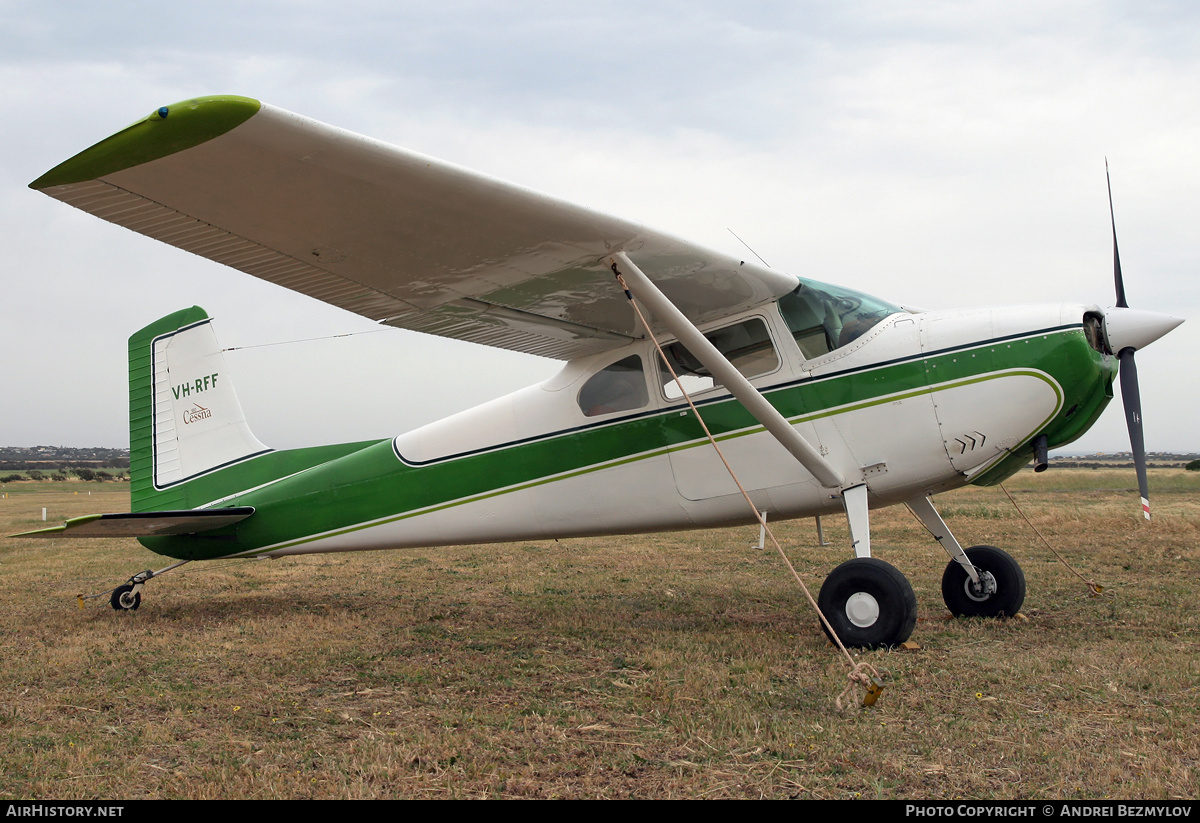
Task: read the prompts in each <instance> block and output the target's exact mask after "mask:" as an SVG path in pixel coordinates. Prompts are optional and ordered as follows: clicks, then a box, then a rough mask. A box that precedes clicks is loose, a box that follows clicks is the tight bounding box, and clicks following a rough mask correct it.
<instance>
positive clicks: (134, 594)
mask: <svg viewBox="0 0 1200 823" xmlns="http://www.w3.org/2000/svg"><path fill="white" fill-rule="evenodd" d="M137 588H139V589H140V588H141V585H140V584H139V585H138V586H137ZM108 602H109V603H111V604H112V607H113V608H114V609H116V610H117V611H119V612H121V611H130V612H132V611H137V607H138V606H140V605H142V593H141V592H139V591H134V584H133V583H126V584H125V585H124V586H117V587H116V588H115V589H113V593H112V597H111V598H109V601H108Z"/></svg>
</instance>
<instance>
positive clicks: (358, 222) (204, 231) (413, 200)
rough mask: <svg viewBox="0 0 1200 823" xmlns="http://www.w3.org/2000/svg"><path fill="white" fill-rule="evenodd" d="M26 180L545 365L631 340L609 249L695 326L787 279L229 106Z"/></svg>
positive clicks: (161, 113)
mask: <svg viewBox="0 0 1200 823" xmlns="http://www.w3.org/2000/svg"><path fill="white" fill-rule="evenodd" d="M30 186H31V188H34V189H38V190H40V191H43V192H45V193H46V194H48V195H50V196H51V197H55V198H57V199H59V200H62V201H64V202H66V203H69V204H70V205H72V206H75V207H77V208H80V209H82V210H84V211H87V212H90V213H92V214H95V215H97V216H99V217H102V218H104V219H105V220H109V221H111V222H113V223H117V224H119V225H122V226H125V227H127V228H130V229H133V230H134V231H137V232H140V233H142V234H145V235H148V236H150V237H154V238H156V239H158V240H162V241H163V242H165V243H170V244H171V245H174V246H178V247H179V248H181V249H185V250H187V251H190V252H194V253H195V254H198V255H201V256H203V257H207V258H209V259H211V260H215V261H217V262H219V263H224V264H226V265H229V266H232V267H233V268H236V269H240V270H241V271H244V272H246V273H248V274H252V275H254V276H255V277H260V278H262V279H264V280H270V281H271V282H274V283H278V284H279V285H281V286H285V287H287V288H289V289H293V290H295V291H298V292H302V293H304V294H307V295H310V296H312V297H315V298H317V299H319V300H322V301H324V302H326V303H330V304H332V305H335V306H339V307H341V308H343V309H347V310H349V311H352V312H355V313H356V314H360V315H363V316H365V317H369V318H371V319H372V320H376V321H378V322H381V323H386V324H388V325H391V326H398V327H402V328H407V329H414V330H417V331H423V332H428V333H431V334H437V335H441V336H444V337H452V338H456V339H460V340H470V341H473V342H477V343H483V344H486V345H490V346H497V347H500V348H506V349H513V350H516V351H523V352H528V353H531V354H538V355H542V356H545V357H553V358H559V359H570V358H573V357H578V356H581V355H585V354H591V353H594V352H599V351H605V350H607V349H611V348H616V347H618V346H621V345H624V344H625V343H627V342H629V341H630V340H632V339H635V338H636V337H639V336H640V331H639V330H638V328H637V326H636V324H635V321H634V316H633V313H632V312H631V311H630V309H629V307H628V306H627V305H626V301H625V298H624V296H623V295H622V293H621V291H620V289H619V288H618V286H617V284H616V283H615V280H614V278H613V276H612V273H611V272H610V271H609V269H608V267H607V264H606V263H605V258H606V256H607V255H610V254H613V253H615V252H619V251H624V252H625V253H626V254H628V255H629V256H630V258H631V259H632V260H634V261H635V262H636V263H637V265H638V266H639V267H640V268H641V269H642V270H643V271H644V272H645V273H646V275H647V276H648V277H649V278H650V279H652V280H653V281H654V282H655V283H656V284H657V285H658V287H659V288H660V289H661V290H662V291H663V292H664V293H665V294H666V295H667V296H668V297H669V298H670V299H671V300H672V302H674V303H675V305H676V306H678V307H679V308H680V309H681V310H682V311H683V312H684V314H686V315H687V316H688V317H689V318H690V319H691V320H692V322H694V323H698V324H700V323H705V322H707V321H710V320H716V319H718V318H720V317H722V316H725V315H727V314H729V313H732V312H736V311H739V310H741V309H745V308H749V307H752V306H754V305H757V304H759V303H762V302H765V301H767V300H770V299H772V298H775V297H779V296H781V295H783V294H786V293H787V292H789V291H791V290H793V289H795V288H796V287H797V285H799V281H798V280H797V279H796V278H795V277H793V276H791V275H788V274H784V273H781V272H777V271H773V270H771V269H768V268H765V267H763V266H759V265H755V264H752V263H750V262H743V261H741V260H738V259H737V258H734V257H730V256H728V255H724V254H720V253H717V252H713V251H710V250H708V249H703V248H700V247H698V246H695V245H693V244H690V243H688V242H686V241H683V240H679V239H676V238H674V237H671V236H668V235H666V234H662V233H659V232H655V231H651V230H649V229H646V228H645V227H643V226H641V225H640V224H638V223H636V222H633V221H629V220H623V219H619V218H615V217H611V216H609V215H606V214H602V213H599V212H595V211H591V210H589V209H585V208H582V207H580V206H576V205H573V204H570V203H567V202H564V201H562V200H557V199H555V198H552V197H548V196H546V195H542V194H538V193H536V192H533V191H530V190H528V189H524V188H521V187H519V186H515V185H512V184H510V183H505V182H502V181H499V180H496V179H493V178H491V177H488V176H486V175H482V174H478V173H476V172H472V171H468V170H466V169H463V168H460V167H458V166H454V165H452V164H449V163H445V162H442V161H439V160H435V159H433V158H430V157H426V156H423V155H420V154H417V153H415V152H411V151H407V150H405V149H401V148H397V147H395V146H391V145H388V144H385V143H381V142H377V141H374V140H371V139H369V138H366V137H362V136H360V135H356V134H353V133H351V132H347V131H343V130H341V129H337V128H334V127H332V126H328V125H325V124H323V123H318V122H316V121H314V120H309V119H307V118H304V117H301V116H299V115H296V114H292V113H290V112H287V111H283V110H282V109H277V108H274V107H271V106H268V105H265V104H262V103H260V102H258V101H256V100H251V99H248V98H244V97H229V96H223V97H205V98H199V99H196V100H188V101H185V102H182V103H178V104H176V105H173V106H164V107H163V108H161V109H158V110H157V111H156V112H154V113H153V114H151V115H150V116H149V117H146V118H145V119H142V120H139V121H138V122H136V123H134V124H132V125H131V126H129V127H128V128H126V129H124V130H122V131H120V132H118V133H117V134H115V135H113V136H112V137H109V138H108V139H106V140H104V141H102V142H100V143H97V144H96V145H95V146H92V147H91V148H89V149H86V150H85V151H83V152H81V153H80V154H78V155H76V156H75V157H73V158H71V159H70V160H68V161H66V162H65V163H62V164H61V165H59V166H58V167H56V168H54V169H53V170H51V171H49V172H47V173H46V174H45V175H43V176H42V177H40V178H39V179H38V180H36V181H34V182H33V183H31V184H30Z"/></svg>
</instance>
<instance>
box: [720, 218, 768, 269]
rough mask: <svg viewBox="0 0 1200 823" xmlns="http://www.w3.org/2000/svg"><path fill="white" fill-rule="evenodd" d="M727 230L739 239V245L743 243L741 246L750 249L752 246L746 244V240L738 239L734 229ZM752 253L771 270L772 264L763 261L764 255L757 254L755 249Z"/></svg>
mask: <svg viewBox="0 0 1200 823" xmlns="http://www.w3.org/2000/svg"><path fill="white" fill-rule="evenodd" d="M725 230H726V231H727V232H729V233H730V234H732V235H733V236H734V237H737V240H738V242H739V243H741V244H742V245H743V246H745V247H746V248H748V249H750V244H749V243H747V242H746V241H745V240H743V239H742V238H740V237H738V236H737V232H735V231H734V230H733V229H731V228H729V227H728V226H726V227H725ZM750 253H751V254H753V255H754V256H755V257H757V258H758V259H759V260H762V264H763V265H764V266H766V267H767V268H768V269H769V268H771V264H770V263H768V262H767V261H766V260H763V259H762V255H761V254H759V253H758V252H756V251H755V250H754V249H750Z"/></svg>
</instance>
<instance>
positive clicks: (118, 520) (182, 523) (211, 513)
mask: <svg viewBox="0 0 1200 823" xmlns="http://www.w3.org/2000/svg"><path fill="white" fill-rule="evenodd" d="M252 514H254V507H253V506H238V507H235V508H229V509H188V510H185V511H178V512H128V513H125V514H89V515H86V516H84V517H73V518H71V519H70V520H68V521H67V522H65V523H63V524H62V525H61V526H54V527H53V528H49V529H38V530H37V531H32V532H22V533H21V534H14V535H12V537H152V536H155V535H165V534H195V533H196V532H206V531H211V530H213V529H219V528H221V527H222V526H230V525H232V524H234V523H237V522H239V521H242V520H245V519H246V518H247V517H249V516H250V515H252Z"/></svg>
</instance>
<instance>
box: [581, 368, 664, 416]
mask: <svg viewBox="0 0 1200 823" xmlns="http://www.w3.org/2000/svg"><path fill="white" fill-rule="evenodd" d="M649 402H650V396H649V393H648V392H647V391H646V374H645V371H644V370H643V368H642V358H640V357H638V356H637V355H636V354H635V355H631V356H630V357H626V358H625V359H624V360H618V361H617V362H616V363H612V364H611V365H608V366H605V367H604V368H603V369H601V370H600V371H598V372H596V373H595V374H593V375H592V376H591V377H589V378H588V380H587V382H586V383H584V384H583V388H581V389H580V390H579V409H580V411H582V412H583V414H584V416H585V417H596V416H598V415H601V414H611V413H612V412H619V411H632V410H633V409H640V408H641V407H642V406H645V405H646V404H647V403H649Z"/></svg>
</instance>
